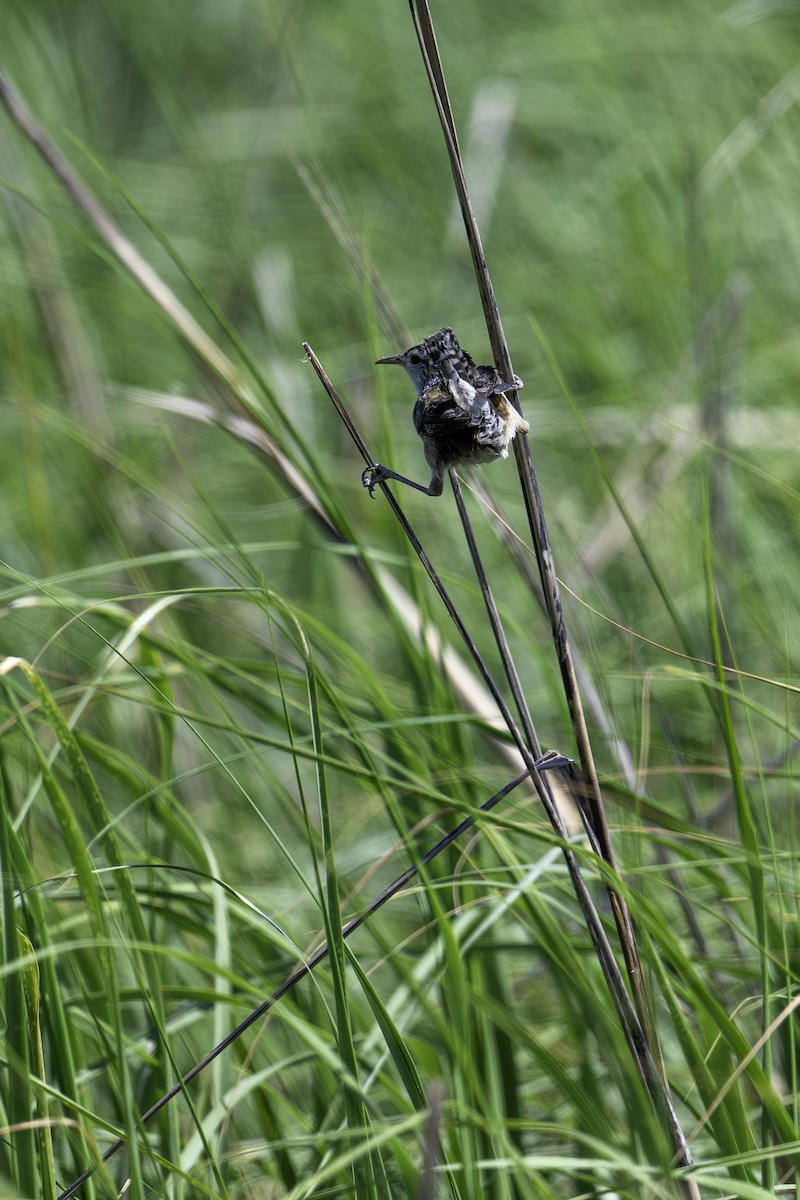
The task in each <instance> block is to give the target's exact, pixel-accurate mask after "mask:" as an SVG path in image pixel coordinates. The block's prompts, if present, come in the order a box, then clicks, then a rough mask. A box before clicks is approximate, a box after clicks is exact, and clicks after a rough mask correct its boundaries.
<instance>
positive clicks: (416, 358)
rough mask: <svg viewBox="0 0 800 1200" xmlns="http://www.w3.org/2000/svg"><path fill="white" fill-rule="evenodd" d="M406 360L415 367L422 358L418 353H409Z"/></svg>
mask: <svg viewBox="0 0 800 1200" xmlns="http://www.w3.org/2000/svg"><path fill="white" fill-rule="evenodd" d="M408 361H409V362H410V363H411V365H412V366H414V367H416V366H418V365H419V363H421V362H422V359H421V358H420V356H419V355H418V354H409V356H408Z"/></svg>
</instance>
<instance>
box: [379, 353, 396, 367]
mask: <svg viewBox="0 0 800 1200" xmlns="http://www.w3.org/2000/svg"><path fill="white" fill-rule="evenodd" d="M381 363H397V365H398V367H402V365H403V356H402V354H390V355H389V357H388V358H378V359H376V360H375V366H376V367H379V366H380V365H381Z"/></svg>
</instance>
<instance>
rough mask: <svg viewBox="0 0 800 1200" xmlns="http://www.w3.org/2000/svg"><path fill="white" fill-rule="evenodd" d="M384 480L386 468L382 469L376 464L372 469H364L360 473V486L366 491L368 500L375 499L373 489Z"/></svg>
mask: <svg viewBox="0 0 800 1200" xmlns="http://www.w3.org/2000/svg"><path fill="white" fill-rule="evenodd" d="M384 479H386V468H385V467H382V466H381V465H380V463H376V464H375V466H374V467H365V468H364V470H363V471H362V472H361V486H362V487H365V488H366V489H367V491H368V492H369V494H370V499H372V500H374V499H375V488H376V487H377V486H378V484H379V483H382V482H383V480H384Z"/></svg>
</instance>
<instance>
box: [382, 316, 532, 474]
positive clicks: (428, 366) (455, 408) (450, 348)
mask: <svg viewBox="0 0 800 1200" xmlns="http://www.w3.org/2000/svg"><path fill="white" fill-rule="evenodd" d="M378 363H397V365H398V366H399V367H403V368H404V369H405V371H406V373H407V374H408V376H409V378H410V380H411V382H412V383H413V385H414V387H415V389H416V392H417V403H416V404H415V405H414V413H413V420H414V428H415V429H416V431H417V433H418V434H419V436H420V437H421V438H422V447H423V451H424V454H425V459H426V461H427V463H428V466H429V467H430V469H431V481H430V483H429V484H428V486H427V487H423V485H422V484H421V483H415V482H414V481H413V479H406V477H405V475H398V474H397V472H396V471H391V470H390V469H389V468H388V467H383V466H380V465H378V466H375V467H367V469H366V470H365V471H364V472H363V474H362V476H361V482H362V483H363V484H364V487H365V488H368V489H369V494H370V496H371V495H372V494H373V491H374V488H375V486H376V484H378V483H381V482H382V481H383V480H384V479H397V480H398V481H399V482H400V483H406V484H408V486H409V487H413V488H416V489H417V491H419V492H424V493H425V495H426V496H441V494H442V489H443V487H444V476H445V473H446V471H447V470H448V468H450V467H457V466H461V465H463V464H468V465H478V464H480V463H488V462H493V461H494V459H496V458H507V457H508V447H509V444H510V443H511V442H512V441H513V439H514V438H515V437H516V435H517V434H518V433H527V432H528V428H529V426H528V422H527V421H525V420H523V418H522V417H521V416H520V415H519V413H518V412H517V410H516V408H515V407H514V405H513V404H511V403H510V402H509V401H508V400H507V399H506V393H507V392H513V391H517V390H518V389H519V388H521V387H522V380H521V379H518V378H517V377H516V375H515V376H514V382H513V383H506V382H505V380H503V379H502V378H501V377H500V375H499V373H498V372H497V371H496V370H495V368H494V367H487V366H477V365H476V364H475V363H474V362H473V361H472V359H471V358H470V356H469V355H468V354H467V352H466V350H462V349H461V346H459V344H458V340H457V338H456V335H455V334H454V333H453V331H452V329H440V330H439V332H438V333H433V334H431V336H430V337H428V338H425V340H424V341H422V342H420V344H419V345H418V346H412V347H411V348H410V349H409V350H406V351H404V353H403V354H390V355H389V356H388V358H379V359H378Z"/></svg>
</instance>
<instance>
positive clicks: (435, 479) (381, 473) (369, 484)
mask: <svg viewBox="0 0 800 1200" xmlns="http://www.w3.org/2000/svg"><path fill="white" fill-rule="evenodd" d="M387 479H396V480H397V482H398V483H405V484H406V485H407V486H408V487H412V488H415V489H416V490H417V491H418V492H422V494H423V495H424V496H441V494H442V489H443V487H444V480H443V478H442V476H441V475H440V474H438V473H437V472H436V471H433V472H432V473H431V481H430V483H429V484H428V486H427V487H423V486H422V484H421V483H415V482H414V480H413V479H407V478H406V477H405V475H398V474H397V472H396V471H391V470H390V469H389V467H383V466H381V465H380V463H378V464H377V465H376V466H374V467H367V468H366V469H365V470H364V471H362V472H361V482H362V484H363V485H364V487H365V488H366V489H367V491H368V492H369V494H370V496H372V497H373V499H374V495H373V493H374V491H375V488H376V487H377V485H378V484H379V483H384V482H385V481H386V480H387Z"/></svg>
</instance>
